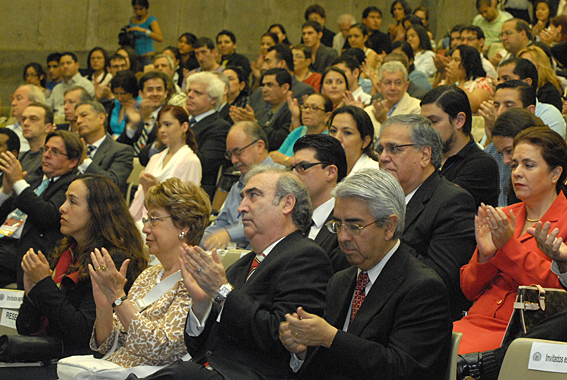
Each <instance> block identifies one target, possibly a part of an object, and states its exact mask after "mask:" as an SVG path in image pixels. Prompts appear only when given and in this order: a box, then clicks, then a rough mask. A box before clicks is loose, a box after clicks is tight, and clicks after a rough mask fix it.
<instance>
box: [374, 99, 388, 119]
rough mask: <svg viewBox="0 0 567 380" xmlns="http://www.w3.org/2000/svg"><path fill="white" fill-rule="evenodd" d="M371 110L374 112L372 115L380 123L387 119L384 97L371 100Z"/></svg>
mask: <svg viewBox="0 0 567 380" xmlns="http://www.w3.org/2000/svg"><path fill="white" fill-rule="evenodd" d="M372 108H373V110H372V112H374V117H375V118H376V120H378V121H379V122H380V123H384V122H385V121H386V119H388V106H387V105H386V99H382V100H374V101H373V102H372Z"/></svg>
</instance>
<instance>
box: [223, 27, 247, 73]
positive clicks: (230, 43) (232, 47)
mask: <svg viewBox="0 0 567 380" xmlns="http://www.w3.org/2000/svg"><path fill="white" fill-rule="evenodd" d="M217 47H218V49H219V51H220V54H221V59H220V64H221V66H222V67H225V68H226V67H227V66H238V67H240V68H242V70H244V75H246V78H248V77H250V74H251V73H252V69H251V68H250V61H249V60H248V58H246V57H245V56H243V55H242V54H238V53H237V52H236V36H235V35H234V33H232V32H231V31H229V30H221V31H220V32H219V34H217Z"/></svg>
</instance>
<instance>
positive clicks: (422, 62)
mask: <svg viewBox="0 0 567 380" xmlns="http://www.w3.org/2000/svg"><path fill="white" fill-rule="evenodd" d="M399 1H402V0H399ZM405 36H406V41H407V42H408V43H409V44H410V46H411V47H412V49H413V55H414V65H415V69H416V70H419V71H421V72H423V73H424V74H425V75H427V77H432V76H433V75H434V74H435V72H436V71H437V69H436V67H435V63H434V62H433V57H435V53H434V52H433V50H432V47H431V41H430V40H429V37H428V36H427V32H426V31H425V28H423V26H420V25H412V26H411V27H410V28H409V29H407V30H406V34H405Z"/></svg>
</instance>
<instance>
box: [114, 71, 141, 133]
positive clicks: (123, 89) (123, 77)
mask: <svg viewBox="0 0 567 380" xmlns="http://www.w3.org/2000/svg"><path fill="white" fill-rule="evenodd" d="M110 89H111V91H112V95H113V96H114V99H112V100H110V101H109V102H107V103H106V105H105V106H106V113H107V114H108V132H109V133H112V134H113V135H114V136H116V137H118V136H120V134H122V132H123V131H124V128H126V125H127V124H128V115H127V112H126V110H127V108H128V107H132V106H133V104H134V103H135V102H136V98H137V97H138V94H139V92H140V90H139V88H138V80H137V79H136V75H135V74H134V73H133V72H131V71H129V70H124V71H120V72H118V73H117V74H116V75H115V76H114V77H113V78H112V80H111V81H110Z"/></svg>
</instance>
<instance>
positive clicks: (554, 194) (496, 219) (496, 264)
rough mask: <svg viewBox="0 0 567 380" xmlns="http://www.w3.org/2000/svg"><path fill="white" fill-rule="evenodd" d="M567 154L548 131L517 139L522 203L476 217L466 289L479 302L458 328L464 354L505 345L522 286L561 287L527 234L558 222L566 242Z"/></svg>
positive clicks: (516, 178)
mask: <svg viewBox="0 0 567 380" xmlns="http://www.w3.org/2000/svg"><path fill="white" fill-rule="evenodd" d="M566 151H567V149H566V147H565V140H564V139H563V138H562V137H561V136H559V134H557V133H556V132H553V131H551V130H550V129H549V128H547V127H539V128H529V129H527V130H525V131H523V132H521V133H520V134H519V135H518V136H517V137H516V139H515V147H514V156H513V159H512V165H513V172H512V183H513V185H514V191H515V192H516V196H517V197H518V198H519V199H521V200H522V202H521V203H518V204H515V205H512V206H509V207H508V208H506V209H503V210H502V209H495V208H493V207H488V206H483V207H480V208H479V211H478V216H477V217H475V234H476V239H477V250H476V251H475V253H474V255H473V257H472V259H471V261H470V262H469V264H467V265H466V266H464V267H463V268H461V287H462V289H463V292H464V293H465V294H466V296H467V298H469V299H470V300H475V303H474V305H473V306H472V307H471V309H470V310H469V313H468V314H467V316H466V317H465V318H463V319H462V320H461V321H459V322H456V323H454V325H453V330H454V331H459V332H462V333H463V334H464V335H463V339H462V340H461V345H460V346H459V353H469V352H476V351H485V350H491V349H495V348H498V347H499V346H500V343H501V342H502V337H503V336H504V332H505V330H506V326H507V325H508V321H509V319H510V316H511V315H512V311H513V303H514V300H515V296H516V293H517V289H518V285H519V284H534V283H535V284H539V285H541V286H543V287H545V288H558V287H560V283H559V281H558V279H557V276H556V275H555V274H554V273H552V272H551V270H550V269H551V259H550V257H548V256H547V255H545V254H544V253H543V252H542V251H541V250H540V248H539V247H538V246H540V242H538V241H536V239H534V238H533V237H532V236H529V235H528V237H525V236H522V235H524V234H525V232H526V230H527V229H528V228H530V227H535V225H536V223H537V222H539V221H541V222H542V223H545V222H546V221H549V222H552V223H554V224H555V222H557V227H559V231H560V232H559V234H558V236H560V237H562V238H564V234H565V232H564V229H563V224H562V221H563V220H564V219H565V217H564V215H565V209H566V207H567V203H566V200H565V196H564V194H563V192H562V189H563V187H564V181H565V176H566V173H565V170H564V166H565V161H564V160H565V153H566ZM534 168H535V171H534ZM520 237H521V238H520ZM495 300H503V302H495Z"/></svg>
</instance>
